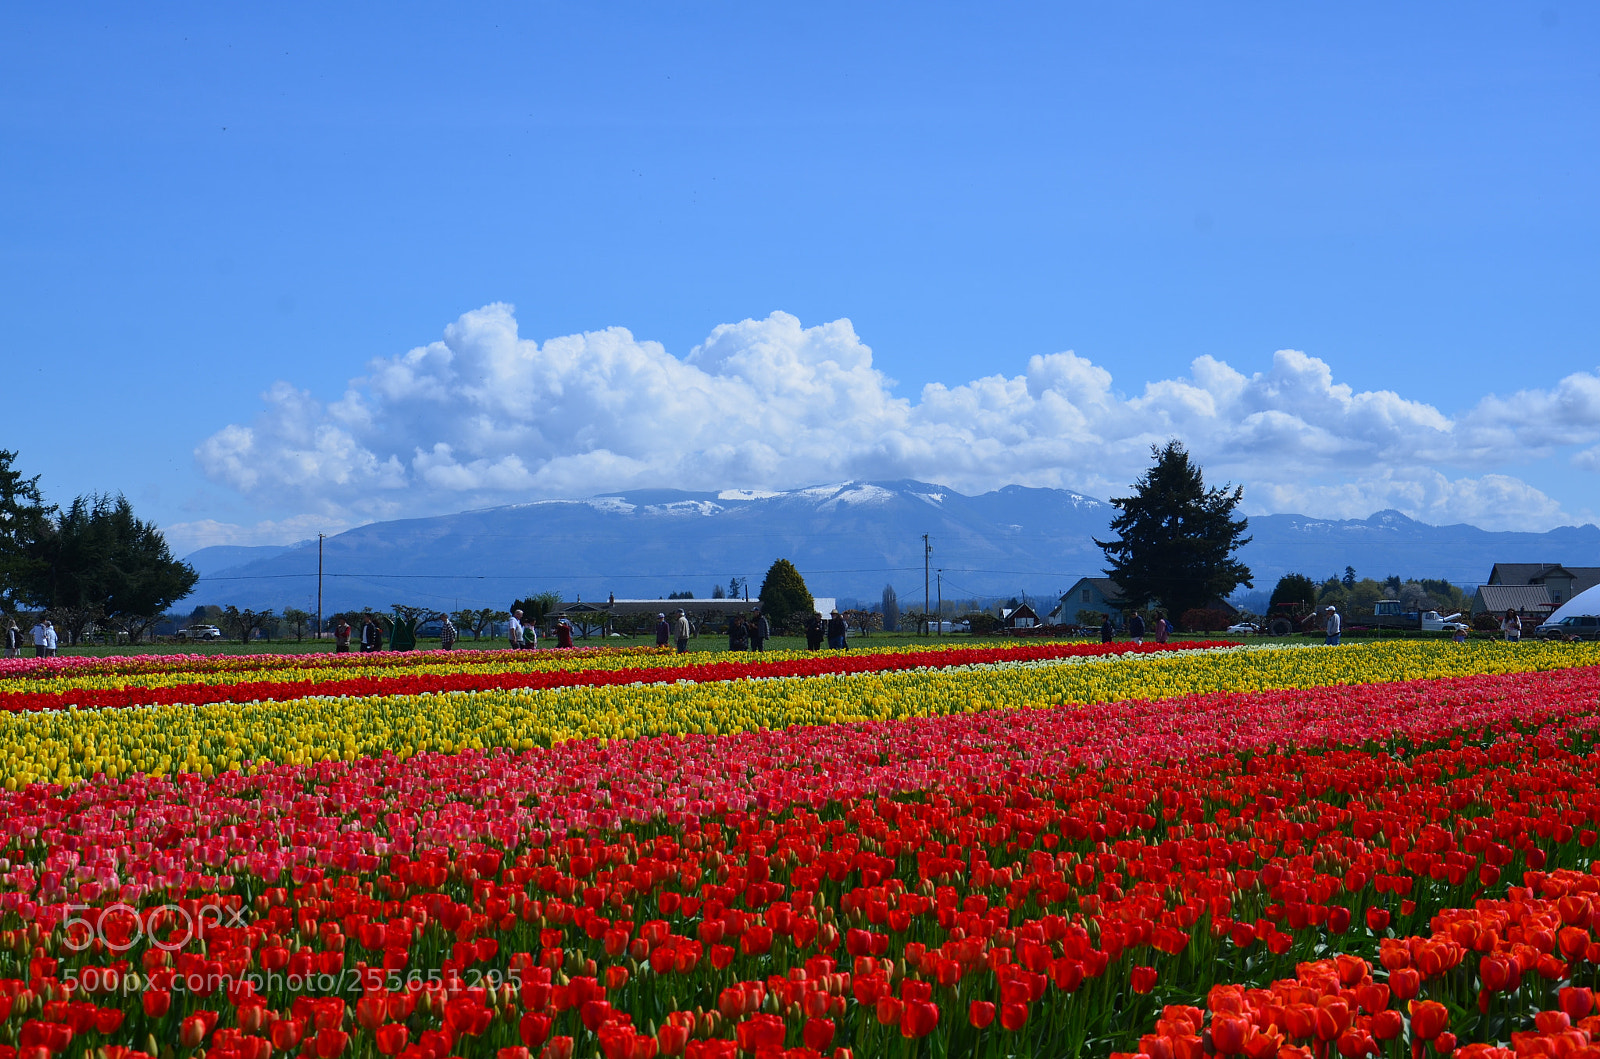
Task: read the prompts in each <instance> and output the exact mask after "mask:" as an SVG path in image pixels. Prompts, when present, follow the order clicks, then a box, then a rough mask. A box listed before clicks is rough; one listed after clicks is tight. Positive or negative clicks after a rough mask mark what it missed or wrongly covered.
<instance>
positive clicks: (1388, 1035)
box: [1372, 1008, 1406, 1041]
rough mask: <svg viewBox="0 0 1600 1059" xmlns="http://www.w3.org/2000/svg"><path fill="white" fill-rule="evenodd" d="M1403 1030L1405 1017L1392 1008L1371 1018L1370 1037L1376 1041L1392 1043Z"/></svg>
mask: <svg viewBox="0 0 1600 1059" xmlns="http://www.w3.org/2000/svg"><path fill="white" fill-rule="evenodd" d="M1405 1028H1406V1022H1405V1017H1404V1016H1403V1015H1401V1014H1400V1012H1398V1011H1396V1010H1395V1009H1394V1008H1387V1009H1385V1010H1383V1011H1379V1012H1377V1013H1376V1014H1374V1015H1373V1016H1372V1036H1373V1037H1374V1038H1375V1039H1377V1040H1380V1041H1392V1040H1394V1039H1395V1038H1396V1037H1398V1036H1400V1033H1401V1031H1403V1030H1404V1029H1405Z"/></svg>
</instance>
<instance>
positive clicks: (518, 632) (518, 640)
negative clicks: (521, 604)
mask: <svg viewBox="0 0 1600 1059" xmlns="http://www.w3.org/2000/svg"><path fill="white" fill-rule="evenodd" d="M508 632H509V633H510V636H511V649H512V650H513V651H515V650H517V649H518V648H520V647H521V646H522V611H520V610H514V611H512V612H511V627H510V629H509V630H508Z"/></svg>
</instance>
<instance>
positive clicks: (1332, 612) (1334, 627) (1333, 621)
mask: <svg viewBox="0 0 1600 1059" xmlns="http://www.w3.org/2000/svg"><path fill="white" fill-rule="evenodd" d="M1323 613H1324V614H1326V615H1327V616H1328V617H1327V621H1326V622H1325V623H1324V625H1323V628H1324V629H1325V630H1326V631H1327V634H1328V638H1327V639H1326V640H1323V641H1322V642H1323V643H1324V644H1326V645H1327V646H1329V647H1338V646H1339V611H1338V610H1337V609H1336V608H1334V607H1333V606H1329V607H1328V609H1327V610H1325V611H1323Z"/></svg>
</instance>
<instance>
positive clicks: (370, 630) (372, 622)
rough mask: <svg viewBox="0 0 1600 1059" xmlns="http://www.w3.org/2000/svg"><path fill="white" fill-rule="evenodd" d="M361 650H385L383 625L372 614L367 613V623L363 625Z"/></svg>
mask: <svg viewBox="0 0 1600 1059" xmlns="http://www.w3.org/2000/svg"><path fill="white" fill-rule="evenodd" d="M361 650H362V651H364V652H365V651H381V650H383V627H382V626H381V625H379V624H378V622H377V619H375V618H374V617H373V616H372V615H370V614H368V615H367V621H366V624H365V625H363V626H361Z"/></svg>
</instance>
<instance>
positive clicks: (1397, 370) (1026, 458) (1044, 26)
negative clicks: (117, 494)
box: [0, 4, 1600, 551]
mask: <svg viewBox="0 0 1600 1059" xmlns="http://www.w3.org/2000/svg"><path fill="white" fill-rule="evenodd" d="M864 7H867V5H829V4H812V5H803V6H801V5H796V6H794V7H793V8H792V9H788V10H780V9H778V8H776V7H774V6H770V5H734V4H726V5H722V4H696V5H637V6H627V5H622V6H618V5H609V6H602V5H581V6H580V5H562V6H544V5H515V6H512V5H507V6H505V7H492V6H472V5H452V6H451V7H450V8H449V9H445V8H442V7H423V6H403V5H370V6H366V7H360V6H356V5H338V7H337V10H328V9H326V8H327V5H317V6H312V5H292V4H291V5H279V6H276V7H266V6H261V7H257V8H254V9H247V8H244V7H241V6H226V7H223V6H217V5H190V6H184V5H170V6H164V7H162V8H161V9H159V10H158V11H155V12H153V13H152V12H151V11H150V10H149V9H135V8H128V7H126V6H112V5H102V6H92V5H91V6H81V7H76V8H72V9H66V8H49V7H40V6H37V5H35V7H34V9H31V10H30V9H28V8H26V7H24V6H23V5H12V6H10V7H9V8H7V9H6V10H5V11H4V12H3V13H0V35H3V40H4V41H5V47H6V60H5V62H4V63H0V144H3V146H4V157H5V159H6V164H5V165H3V166H0V281H3V282H0V319H3V321H4V324H5V334H6V335H7V336H8V339H9V341H8V345H9V350H8V352H9V354H10V355H9V356H8V357H7V360H8V362H9V371H8V372H7V382H8V384H9V385H8V388H7V392H8V393H9V394H10V395H11V400H10V401H8V402H7V406H8V413H9V414H8V415H7V417H6V430H5V433H4V440H3V441H0V445H3V446H4V447H8V448H14V449H18V450H19V451H20V453H21V456H20V460H19V463H20V465H21V466H22V467H23V468H24V469H25V470H27V471H28V472H29V473H41V474H42V475H43V484H44V486H45V487H46V489H47V491H48V492H49V494H50V495H51V497H52V498H53V499H56V500H66V499H70V497H71V496H72V495H74V494H77V493H83V492H89V491H97V490H110V491H117V490H120V491H123V492H125V493H127V495H128V496H129V497H130V498H131V499H133V501H134V502H135V505H136V508H137V509H138V510H139V511H140V512H141V513H142V514H144V515H146V516H147V517H151V518H154V519H156V520H157V521H158V522H160V523H161V524H162V525H163V526H165V527H167V528H168V531H169V534H170V535H171V536H172V539H173V541H174V544H175V545H176V546H177V547H178V549H179V550H180V551H182V550H185V549H186V548H189V547H193V546H197V545H200V544H206V543H265V542H276V541H279V540H290V539H297V538H300V537H304V536H306V535H307V534H308V533H314V532H315V531H316V530H317V529H319V528H327V529H330V530H336V529H340V528H344V527H345V526H348V525H352V524H355V523H359V522H362V521H366V520H370V519H373V518H383V517H393V516H397V515H413V514H427V513H439V512H445V511H453V510H458V509H460V508H464V507H470V506H481V505H483V504H487V503H504V502H510V501H514V500H518V499H531V498H533V497H536V496H552V495H574V494H588V493H591V492H595V491H599V490H603V489H615V488H629V487H637V486H640V485H643V484H652V485H668V486H681V487H685V488H715V487H737V488H757V489H764V488H786V487H792V486H799V485H806V484H813V483H815V482H819V481H827V480H838V479H840V478H844V477H902V476H910V477H920V478H924V479H928V480H934V481H939V482H943V483H946V484H949V485H952V486H954V487H956V488H959V489H963V490H964V491H981V490H982V489H984V488H994V487H997V486H999V485H1003V484H1006V483H1008V482H1012V481H1021V482H1024V483H1026V484H1037V485H1059V486H1064V487H1070V488H1077V489H1080V490H1082V491H1085V492H1091V493H1093V494H1095V495H1099V496H1105V495H1108V494H1109V493H1111V492H1115V491H1117V490H1119V489H1121V488H1125V486H1126V483H1127V482H1128V481H1130V480H1131V478H1132V477H1133V476H1134V475H1136V474H1137V473H1138V472H1139V470H1140V468H1141V467H1142V465H1143V464H1144V462H1145V460H1146V456H1147V453H1148V448H1149V445H1150V444H1151V443H1152V442H1154V441H1159V440H1161V439H1162V438H1164V437H1166V436H1178V437H1181V438H1183V439H1184V440H1185V441H1186V442H1187V443H1188V444H1189V445H1190V447H1191V448H1192V449H1193V450H1194V451H1195V452H1196V453H1197V454H1198V455H1199V456H1200V457H1201V458H1202V460H1203V462H1204V463H1205V465H1206V467H1207V469H1208V472H1209V473H1210V474H1211V475H1212V476H1213V477H1216V478H1228V479H1231V480H1233V481H1236V482H1240V483H1242V484H1244V486H1245V489H1246V498H1247V501H1246V502H1247V505H1248V506H1249V507H1250V508H1251V509H1252V510H1254V511H1272V510H1298V511H1306V512H1307V513H1310V514H1316V515H1326V516H1349V515H1357V516H1360V515H1366V514H1368V513H1370V512H1371V511H1373V510H1376V509H1378V508H1380V507H1390V506H1393V507H1398V508H1400V509H1402V510H1405V511H1406V512H1407V513H1408V514H1411V515H1413V516H1415V517H1419V518H1424V519H1426V520H1428V521H1435V522H1456V521H1468V522H1475V523H1477V524H1480V525H1485V526H1488V527H1491V528H1510V527H1512V526H1517V527H1523V526H1532V527H1536V528H1542V527H1544V526H1549V525H1555V524H1560V523H1563V522H1573V521H1590V520H1593V519H1595V518H1596V517H1597V511H1600V503H1597V502H1596V500H1595V499H1594V498H1595V497H1596V496H1597V495H1600V491H1597V489H1596V486H1597V485H1600V446H1597V443H1600V348H1597V337H1600V326H1597V325H1600V308H1597V306H1600V298H1597V297H1596V296H1595V293H1594V292H1595V291H1596V290H1600V252H1597V248H1600V230H1597V228H1600V225H1597V196H1596V195H1595V190H1594V189H1595V174H1596V171H1597V165H1596V163H1597V161H1600V150H1597V147H1600V10H1597V9H1595V8H1593V7H1592V6H1588V5H1574V4H1534V5H1517V4H1492V5H1491V4H1478V5H1472V4H1465V5H1463V4H1451V5H1444V4H1435V5H1412V6H1407V7H1405V8H1404V9H1401V10H1396V9H1394V8H1393V6H1392V5H1345V6H1341V7H1339V8H1337V9H1334V8H1327V7H1322V8H1311V7H1304V6H1295V7H1290V6H1287V5H1266V4H1261V5H1232V6H1226V7H1221V6H1205V7H1197V6H1194V5H1156V4H1137V5H1095V6H1092V7H1091V6H1087V5H1081V6H1078V5H1021V4H1019V5H1006V6H1004V7H999V8H996V7H994V6H992V5H990V6H977V5H972V6H946V5H938V4H934V5H929V4H917V5H909V4H908V5H900V6H893V5H873V6H870V9H867V10H863V8H864ZM512 306H514V309H513V308H509V307H512ZM775 314H776V315H775ZM843 321H847V323H842V322H843ZM618 329H625V332H624V331H622V330H618ZM1069 351H1070V353H1069ZM1279 351H1293V352H1286V353H1281V352H1279Z"/></svg>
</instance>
